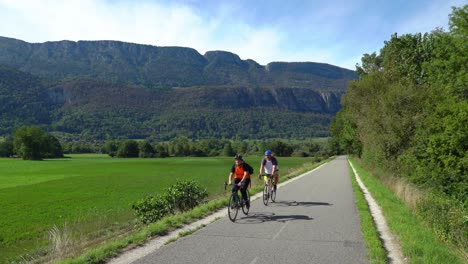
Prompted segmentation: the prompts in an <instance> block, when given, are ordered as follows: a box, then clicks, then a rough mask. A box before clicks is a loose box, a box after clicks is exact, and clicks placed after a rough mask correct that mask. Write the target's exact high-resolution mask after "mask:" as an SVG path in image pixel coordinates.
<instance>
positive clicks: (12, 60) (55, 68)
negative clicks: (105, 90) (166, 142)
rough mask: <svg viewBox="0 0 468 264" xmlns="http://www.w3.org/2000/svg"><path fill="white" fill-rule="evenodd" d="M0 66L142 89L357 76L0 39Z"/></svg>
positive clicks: (161, 51) (132, 47)
mask: <svg viewBox="0 0 468 264" xmlns="http://www.w3.org/2000/svg"><path fill="white" fill-rule="evenodd" d="M0 64H4V65H6V66H9V67H13V68H16V69H19V70H22V71H25V72H28V73H31V74H34V75H38V76H40V77H43V78H48V79H63V78H68V79H69V78H74V79H76V78H93V79H99V80H104V81H112V82H121V83H126V84H138V85H144V86H147V87H174V86H176V87H177V86H179V87H180V86H184V87H189V86H197V85H198V86H200V85H201V86H204V85H231V86H252V87H285V88H289V87H295V88H298V87H300V88H310V89H315V90H340V91H344V89H345V87H346V82H348V81H349V80H352V79H355V78H357V75H356V74H355V73H354V72H353V71H350V70H347V69H343V68H339V67H336V66H332V65H328V64H321V63H312V62H307V63H286V62H273V63H270V64H268V65H267V66H261V65H259V64H258V63H256V62H255V61H253V60H241V59H240V58H239V56H238V55H236V54H234V53H230V52H225V51H209V52H207V53H205V55H203V56H202V55H201V54H199V53H198V52H197V51H196V50H194V49H191V48H184V47H156V46H150V45H140V44H133V43H125V42H119V41H78V42H72V41H58V42H45V43H27V42H23V41H20V40H15V39H10V38H4V37H0Z"/></svg>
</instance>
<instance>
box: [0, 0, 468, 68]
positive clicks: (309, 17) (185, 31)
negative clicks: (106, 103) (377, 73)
mask: <svg viewBox="0 0 468 264" xmlns="http://www.w3.org/2000/svg"><path fill="white" fill-rule="evenodd" d="M465 4H468V0H348V1H346V0H328V1H324V0H289V1H286V0H282V1H280V0H269V1H264V0H258V1H254V0H251V1H248V0H230V1H225V0H218V1H215V0H207V1H201V0H173V1H168V0H133V1H132V0H0V17H1V18H2V19H1V20H2V23H0V36H5V37H11V38H17V39H21V40H24V41H27V42H45V41H58V40H73V41H78V40H120V41H126V42H133V43H140V44H149V45H154V46H182V47H191V48H194V49H196V50H197V51H198V52H199V53H201V54H204V53H205V52H206V51H209V50H225V51H230V52H233V53H236V54H238V55H239V56H240V57H241V59H253V60H255V61H257V62H258V63H260V64H262V65H266V64H267V63H269V62H272V61H311V62H323V63H329V64H332V65H336V66H340V67H343V68H348V69H352V70H354V69H355V64H356V63H360V59H361V57H362V55H363V54H364V53H372V52H374V51H375V52H378V51H379V50H380V48H382V47H383V45H384V41H385V40H388V39H389V38H390V36H391V35H392V34H393V33H398V34H399V35H401V34H405V33H418V32H429V31H431V30H433V29H435V28H436V27H442V28H444V29H446V30H447V29H448V15H449V13H451V6H457V7H460V6H462V5H465Z"/></svg>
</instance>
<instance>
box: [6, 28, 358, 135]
mask: <svg viewBox="0 0 468 264" xmlns="http://www.w3.org/2000/svg"><path fill="white" fill-rule="evenodd" d="M0 65H3V66H1V67H0V78H1V79H0V102H5V103H4V104H2V106H0V110H1V111H2V112H1V114H2V115H1V117H0V134H5V133H10V132H11V131H12V130H13V129H14V128H16V127H18V126H19V125H21V124H38V125H41V126H43V127H45V128H46V129H47V130H49V131H61V132H66V133H72V134H80V135H86V136H87V137H89V138H106V137H117V136H126V137H133V138H141V137H148V136H152V137H155V138H156V139H169V138H171V137H173V136H176V135H180V134H184V135H188V136H191V137H195V138H199V137H228V138H231V137H239V136H241V137H245V138H247V137H255V138H265V137H308V136H324V135H327V130H326V126H327V125H328V123H329V121H330V119H331V117H332V116H333V115H334V114H335V113H336V112H337V111H338V110H339V108H340V104H339V100H340V97H341V95H342V94H343V93H344V90H345V88H346V83H347V82H348V81H349V80H352V79H355V78H357V75H356V74H355V73H354V72H353V71H350V70H347V69H343V68H339V67H336V66H332V65H328V64H323V63H312V62H289V63H288V62H272V63H269V64H267V65H266V66H262V65H260V64H258V63H256V62H255V61H253V60H241V59H240V58H239V56H238V55H236V54H233V53H230V52H226V51H209V52H206V53H205V54H204V55H201V54H199V53H198V52H197V51H196V50H194V49H191V48H184V47H155V46H150V45H140V44H133V43H125V42H119V41H78V42H72V41H58V42H45V43H27V42H24V41H21V40H16V39H11V38H5V37H0Z"/></svg>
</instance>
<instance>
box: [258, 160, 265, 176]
mask: <svg viewBox="0 0 468 264" xmlns="http://www.w3.org/2000/svg"><path fill="white" fill-rule="evenodd" d="M263 169H264V167H263V163H262V164H261V165H260V170H259V171H258V176H261V175H262V173H263Z"/></svg>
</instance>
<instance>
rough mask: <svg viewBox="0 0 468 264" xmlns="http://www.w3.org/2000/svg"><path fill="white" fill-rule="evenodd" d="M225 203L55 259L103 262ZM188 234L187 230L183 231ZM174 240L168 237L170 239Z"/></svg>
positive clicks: (68, 263) (306, 168)
mask: <svg viewBox="0 0 468 264" xmlns="http://www.w3.org/2000/svg"><path fill="white" fill-rule="evenodd" d="M332 159H333V158H329V159H326V160H323V161H321V162H319V163H308V164H304V165H303V166H302V167H300V168H299V169H296V170H294V171H287V172H286V174H285V175H284V176H282V177H280V180H281V181H285V180H288V179H291V178H294V177H297V176H299V175H301V174H302V173H304V172H306V171H309V170H311V169H314V168H316V167H318V166H320V165H322V164H323V163H326V162H328V161H330V160H332ZM262 190H263V186H261V185H257V186H255V187H253V188H252V189H251V193H252V194H254V193H257V192H260V191H262ZM227 203H228V198H220V199H216V200H212V201H210V202H208V203H207V204H204V205H201V206H198V207H197V208H195V209H193V210H191V211H189V212H184V213H180V214H177V215H173V216H168V217H165V218H163V219H162V220H161V221H158V222H156V223H153V224H150V225H147V226H144V227H142V228H141V229H140V230H138V231H137V232H136V233H133V234H131V235H128V236H126V237H124V238H120V239H117V240H112V241H107V242H105V243H103V244H102V245H100V246H98V247H96V248H94V249H91V250H89V251H87V252H85V253H83V254H82V255H80V256H78V257H76V258H69V259H66V260H62V261H60V262H58V263H62V264H77V263H103V262H105V261H106V260H107V259H109V258H112V257H115V256H117V255H118V254H119V253H122V252H123V251H125V250H128V249H131V248H135V247H137V246H141V245H143V244H145V243H146V242H147V241H149V240H150V239H154V238H155V237H157V236H163V235H166V234H168V233H169V232H170V231H171V230H175V229H177V228H180V227H182V226H184V225H187V224H190V223H193V222H195V221H197V220H199V219H201V218H203V217H206V216H208V215H210V214H211V213H213V212H215V211H217V210H219V209H221V208H222V207H225V206H226V205H227ZM184 235H187V234H184ZM173 241H175V240H171V242H173Z"/></svg>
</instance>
